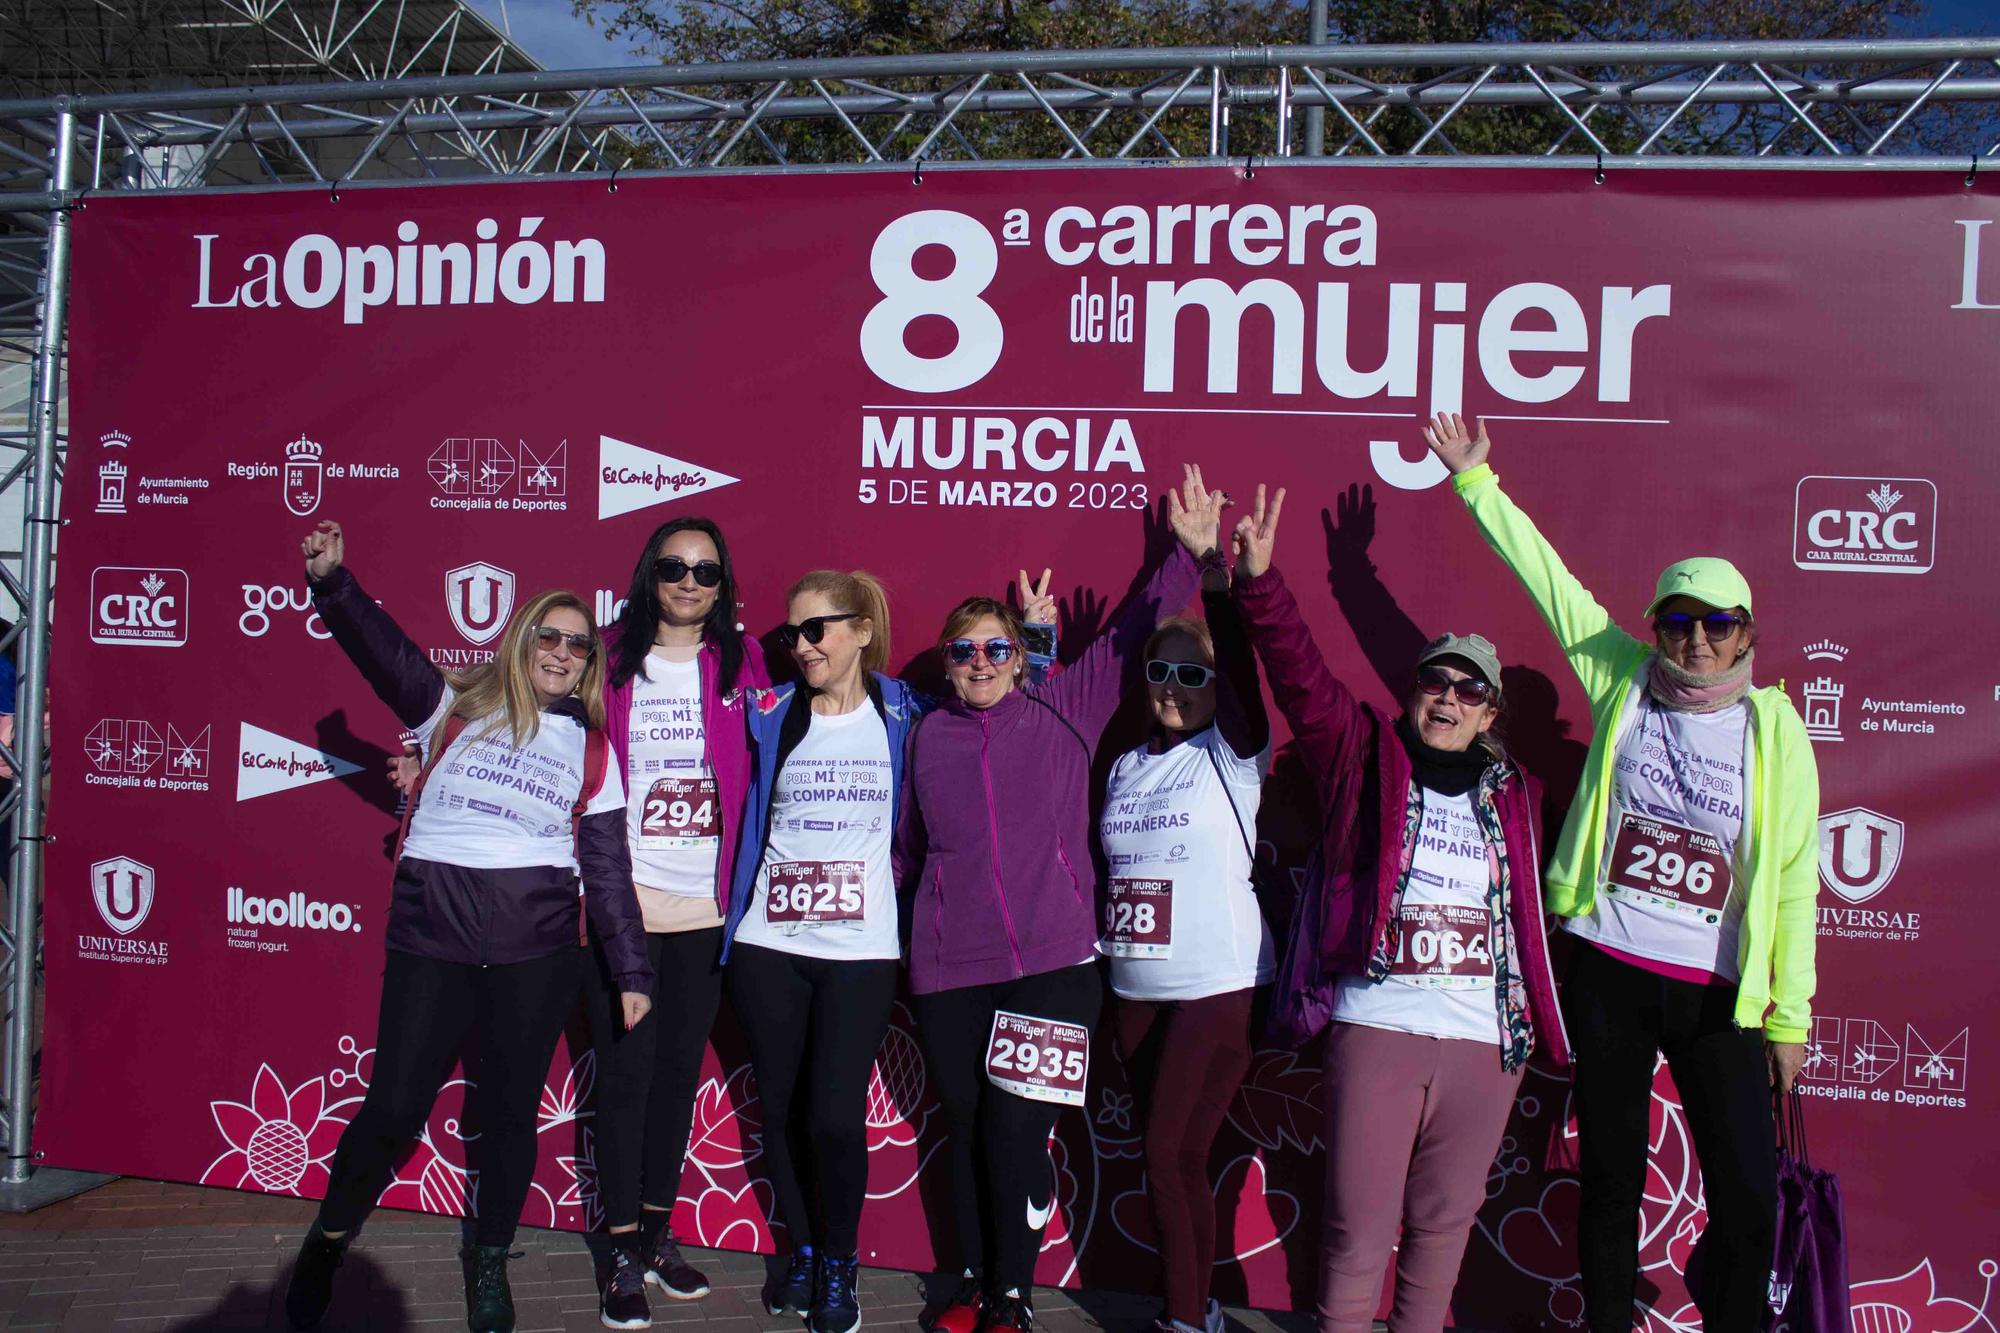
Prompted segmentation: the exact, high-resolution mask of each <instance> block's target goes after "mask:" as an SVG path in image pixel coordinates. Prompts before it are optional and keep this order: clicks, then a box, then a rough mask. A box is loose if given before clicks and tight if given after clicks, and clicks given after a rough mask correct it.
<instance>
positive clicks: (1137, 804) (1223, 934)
mask: <svg viewBox="0 0 2000 1333" xmlns="http://www.w3.org/2000/svg"><path fill="white" fill-rule="evenodd" d="M1270 760H1271V751H1270V748H1269V747H1268V746H1267V747H1265V749H1264V751H1263V752H1262V753H1260V754H1258V755H1256V756H1255V757H1253V758H1250V759H1243V758H1240V757H1239V756H1238V755H1237V754H1236V752H1235V751H1234V750H1232V749H1230V748H1229V743H1228V742H1227V741H1225V740H1223V739H1222V735H1221V733H1220V732H1218V731H1217V730H1216V729H1215V728H1214V727H1209V728H1208V729H1206V730H1204V731H1199V732H1196V733H1195V734H1194V735H1193V736H1190V737H1188V738H1187V739H1186V740H1185V741H1182V742H1181V743H1180V744H1179V745H1176V746H1174V747H1173V748H1172V749H1170V750H1166V751H1164V752H1162V753H1160V754H1151V753H1149V752H1148V751H1147V749H1146V747H1145V746H1140V747H1139V748H1137V749H1135V750H1128V751H1126V752H1125V753H1124V754H1122V755H1120V756H1119V757H1118V762H1117V763H1116V764H1114V765H1113V766H1112V769H1111V780H1110V782H1109V784H1108V785H1107V786H1106V789H1105V795H1104V814H1103V815H1102V817H1100V819H1099V820H1098V836H1099V838H1100V840H1101V841H1102V842H1103V844H1104V854H1105V858H1106V860H1107V862H1108V863H1109V867H1110V877H1109V882H1108V883H1107V884H1106V886H1105V889H1106V893H1105V906H1104V913H1105V919H1104V920H1102V921H1099V922H1098V929H1099V939H1098V943H1097V950H1098V952H1099V953H1103V954H1108V955H1110V957H1111V989H1112V990H1114V991H1116V992H1117V993H1118V994H1120V995H1123V996H1125V997H1126V998H1128V999H1134V1000H1193V999H1199V998H1201V997H1202V996H1204V995H1221V994H1224V993H1225V992H1228V991H1235V990H1244V989H1246V988H1248V987H1251V986H1257V985H1262V984H1263V983H1264V982H1267V981H1269V980H1270V979H1271V976H1272V973H1273V972H1274V970H1275V967H1274V964H1273V960H1272V951H1271V932H1270V930H1269V928H1268V927H1266V926H1265V924H1264V914H1263V913H1262V912H1261V911H1259V910H1258V908H1257V894H1256V891H1255V890H1254V889H1253V888H1252V887H1251V883H1250V870H1251V861H1250V851H1249V848H1247V847H1246V846H1245V845H1244V832H1245V831H1248V833H1249V836H1250V837H1252V838H1255V837H1256V836H1257V835H1256V829H1257V806H1258V802H1259V801H1260V799H1261V797H1262V793H1263V783H1264V774H1265V771H1266V770H1267V769H1268V768H1269V766H1270ZM1218 765H1219V766H1220V769H1221V777H1220V778H1218V775H1217V767H1218ZM1224 779H1226V781H1225V780H1224ZM1232 804H1233V805H1234V806H1235V811H1234V813H1233V814H1232V813H1231V810H1230V807H1231V805H1232ZM1239 820H1240V821H1241V824H1240V825H1239V823H1238V821H1239Z"/></svg>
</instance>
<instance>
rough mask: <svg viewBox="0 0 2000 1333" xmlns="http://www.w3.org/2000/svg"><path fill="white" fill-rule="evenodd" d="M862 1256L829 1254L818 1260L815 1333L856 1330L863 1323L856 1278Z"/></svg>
mask: <svg viewBox="0 0 2000 1333" xmlns="http://www.w3.org/2000/svg"><path fill="white" fill-rule="evenodd" d="M860 1268H861V1260H860V1259H859V1258H857V1257H855V1256H854V1255H849V1256H848V1257H847V1258H845V1259H836V1258H834V1257H833V1256H832V1255H828V1256H826V1257H825V1258H823V1259H821V1260H820V1261H819V1290H818V1291H817V1292H816V1293H815V1294H814V1297H813V1308H812V1320H811V1322H810V1325H809V1327H810V1328H811V1330H812V1333H854V1330H855V1329H857V1328H860V1327H861V1302H860V1300H859V1299H857V1297H856V1294H855V1290H854V1282H855V1278H856V1277H857V1276H859V1273H860Z"/></svg>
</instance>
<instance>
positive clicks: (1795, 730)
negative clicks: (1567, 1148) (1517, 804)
mask: <svg viewBox="0 0 2000 1333" xmlns="http://www.w3.org/2000/svg"><path fill="white" fill-rule="evenodd" d="M1425 438H1426V439H1427V440H1428V441H1429V442H1430V446H1431V449H1432V451H1433V452H1434V453H1435V454H1436V455H1437V456H1438V458H1439V459H1440V460H1441V461H1442V462H1443V463H1444V465H1445V466H1446V467H1447V468H1449V469H1450V471H1451V473H1452V485H1453V489H1455V490H1456V491H1457V493H1458V495H1459V498H1460V499H1462V500H1463V501H1464V502H1465V507H1466V509H1467V510H1468V511H1470V513H1471V514H1472V518H1473V521H1474V522H1475V523H1477V524H1478V525H1479V531H1480V535H1482V536H1483V537H1485V538H1486V541H1487V543H1488V544H1489V545H1490V546H1492V547H1493V549H1494V550H1496V551H1498V552H1499V553H1500V558H1501V559H1503V560H1505V561H1506V562H1507V565H1508V567H1509V568H1510V569H1512V570H1513V571H1514V574H1515V576H1516V577H1517V578H1519V579H1520V580H1521V583H1522V586H1524V587H1525V588H1526V589H1527V590H1528V595H1529V596H1530V597H1531V598H1533V599H1534V602H1535V606H1536V609H1537V610H1539V611H1540V612H1541V613H1542V618H1543V619H1544V620H1546V621H1547V622H1548V625H1549V628H1550V629H1551V630H1553V631H1555V636H1556V639H1557V641H1558V642H1559V643H1560V644H1561V645H1562V648H1563V652H1564V654H1565V655H1567V656H1568V658H1569V664H1570V667H1571V668H1572V669H1573V670H1574V671H1575V672H1576V674H1577V679H1578V680H1579V681H1581V682H1582V684H1583V689H1584V693H1585V694H1586V695H1587V696H1588V697H1589V700H1590V710H1591V718H1592V722H1593V734H1592V736H1591V741H1590V753H1589V756H1588V758H1586V759H1585V760H1584V765H1583V775H1582V779H1581V781H1580V783H1579V784H1578V787H1577V795H1576V802H1575V804H1574V805H1572V806H1571V807H1570V812H1569V819H1568V821H1567V823H1565V825H1564V826H1563V832H1562V838H1561V840H1560V841H1559V842H1558V843H1557V845H1556V850H1555V855H1554V857H1553V858H1552V859H1551V861H1550V863H1549V866H1548V871H1547V876H1546V883H1545V886H1544V897H1545V900H1546V902H1547V904H1548V906H1549V908H1550V909H1551V910H1552V911H1553V912H1555V913H1556V914H1557V915H1559V916H1562V917H1565V918H1567V920H1566V921H1565V928H1566V929H1567V930H1568V931H1569V932H1570V933H1571V934H1572V935H1575V936H1577V937H1578V940H1579V941H1580V942H1579V944H1578V947H1577V948H1576V949H1575V951H1574V953H1573V954H1572V958H1571V965H1570V968H1569V972H1568V976H1567V977H1566V978H1565V981H1564V985H1563V995H1562V1006H1563V1013H1564V1017H1565V1018H1566V1020H1567V1023H1568V1027H1569V1036H1570V1045H1571V1048H1572V1050H1573V1054H1574V1061H1575V1079H1576V1109H1577V1128H1578V1131H1579V1147H1580V1156H1581V1162H1580V1167H1581V1175H1582V1199H1581V1203H1580V1207H1579V1209H1578V1215H1577V1230H1578V1237H1577V1240H1578V1246H1577V1248H1578V1255H1579V1258H1580V1260H1581V1267H1582V1288H1583V1297H1584V1304H1585V1308H1586V1311H1587V1313H1588V1317H1589V1322H1590V1327H1591V1329H1592V1330H1593V1331H1594V1333H1605V1331H1607V1330H1617V1333H1628V1330H1630V1329H1631V1327H1632V1320H1633V1296H1634V1289H1635V1287H1636V1284H1637V1280H1638V1249H1639V1200H1640V1196H1641V1194H1642V1192H1643V1190H1644V1186H1645V1180H1646V1147H1647V1140H1648V1129H1649V1124H1650V1120H1649V1116H1650V1109H1651V1107H1650V1101H1651V1094H1652V1086H1653V1067H1654V1064H1655V1062H1656V1059H1657V1055H1658V1053H1660V1052H1664V1053H1665V1055H1666V1057H1667V1064H1668V1066H1669V1067H1670V1068H1671V1069H1672V1070H1673V1075H1674V1084H1675V1086H1676V1087H1677V1088H1678V1089H1679V1090H1680V1095H1681V1104H1682V1107H1683V1108H1684V1109H1685V1111H1686V1113H1687V1117H1688V1124H1689V1127H1690V1128H1691V1129H1692V1130H1693V1133H1694V1141H1695V1151H1696V1154H1697V1156H1698V1157H1699V1158H1700V1161H1701V1168H1702V1179H1703V1184H1704V1190H1705V1193H1706V1198H1707V1204H1708V1237H1707V1241H1706V1243H1705V1250H1706V1263H1705V1265H1704V1268H1703V1271H1702V1275H1701V1280H1700V1282H1699V1283H1698V1284H1697V1285H1698V1286H1699V1287H1700V1288H1701V1289H1700V1290H1699V1291H1696V1292H1694V1293H1693V1295H1694V1297H1695V1304H1696V1305H1697V1306H1698V1307H1699V1308H1700V1310H1701V1313H1702V1318H1703V1327H1705V1328H1715V1329H1754V1328H1758V1327H1761V1326H1762V1322H1763V1318H1764V1305H1765V1296H1766V1282H1767V1279H1768V1276H1769V1273H1770V1268H1771V1250H1772V1244H1773V1231H1774V1228H1775V1226H1776V1219H1777V1150H1776V1145H1775V1143H1774V1131H1773V1120H1772V1114H1771V1112H1772V1106H1771V1091H1772V1089H1773V1088H1774V1087H1776V1088H1779V1089H1786V1090H1788V1089H1790V1087H1791V1085H1792V1080H1793V1079H1794V1078H1795V1077H1796V1076H1797V1074H1798V1071H1799V1066H1800V1065H1801V1064H1802V1063H1803V1062H1804V1059H1805V1040H1806V1032H1807V1029H1808V1027H1809V1026H1810V1024H1811V1009H1810V1006H1811V1003H1812V995H1813V986H1814V975H1813V930H1814V907H1813V900H1814V897H1815V896H1816V895H1817V894H1818V892H1819V869H1818V848H1819V838H1818V831H1817V829H1818V819H1819V771H1818V768H1817V767H1816V766H1815V764H1814V761H1813V753H1812V746H1811V742H1810V741H1808V740H1807V738H1806V733H1805V726H1804V724H1803V723H1802V722H1800V720H1799V715H1798V713H1797V711H1796V710H1795V709H1794V708H1793V707H1792V703H1791V700H1790V699H1789V698H1787V697H1786V695H1785V692H1784V690H1783V689H1782V688H1772V687H1769V686H1766V687H1765V688H1762V689H1756V688H1753V687H1752V686H1751V683H1750V675H1751V669H1752V664H1753V661H1754V657H1755V653H1754V647H1755V644H1756V640H1757V631H1756V624H1755V621H1754V620H1753V618H1752V611H1751V604H1750V585H1749V584H1748V583H1746V582H1745V581H1744V579H1743V576H1742V575H1741V574H1740V573H1738V572H1737V570H1736V568H1735V566H1733V565H1731V564H1730V563H1729V562H1728V561H1727V560H1722V559H1718V558H1715V557H1711V556H1699V557H1696V558H1693V559H1689V560H1681V561H1677V562H1676V563H1674V564H1671V565H1669V566H1667V568H1666V570H1665V571H1664V572H1662V573H1661V575H1660V579H1659V584H1658V586H1657V588H1656V589H1655V591H1654V596H1653V599H1652V601H1651V603H1650V604H1649V605H1648V606H1647V607H1646V611H1645V615H1646V618H1647V619H1648V620H1650V621H1651V622H1652V626H1653V636H1654V637H1653V641H1652V642H1651V643H1646V642H1644V641H1642V640H1639V639H1636V638H1634V637H1632V636H1631V635H1630V634H1628V633H1626V632H1625V631H1624V630H1622V629H1620V628H1619V627H1618V626H1617V624H1615V623H1614V622H1613V621H1612V619H1611V616H1610V614H1609V613H1608V612H1606V611H1605V609H1604V608H1603V607H1602V606H1600V605H1598V603H1597V600H1596V599H1595V598H1594V597H1592V596H1591V595H1590V593H1589V592H1588V591H1587V590H1586V589H1585V588H1584V586H1583V585H1582V584H1581V583H1579V582H1578V581H1577V579H1576V578H1575V576H1574V575H1572V574H1571V573H1570V572H1569V570H1568V569H1566V568H1564V566H1563V563H1562V560H1561V558H1560V557H1558V556H1557V555H1556V553H1555V551H1554V550H1553V549H1552V548H1551V547H1550V546H1549V544H1548V543H1547V542H1546V541H1544V540H1543V538H1542V534H1541V533H1540V532H1538V531H1536V529H1535V525H1534V523H1533V522H1531V521H1530V520H1529V518H1528V516H1527V515H1526V514H1524V513H1522V512H1521V510H1520V509H1519V508H1517V507H1516V506H1515V504H1514V502H1513V501H1512V500H1510V499H1508V498H1507V495H1506V493H1505V492H1504V491H1502V490H1501V489H1500V483H1499V480H1498V479H1497V478H1496V477H1495V476H1494V474H1493V469H1492V468H1490V467H1488V466H1487V464H1486V455H1487V451H1488V450H1489V448H1490V447H1491V442H1490V441H1489V440H1488V438H1487V435H1486V427H1485V424H1484V423H1483V422H1482V423H1480V426H1479V430H1478V433H1477V434H1476V435H1474V434H1473V433H1472V432H1470V431H1468V430H1467V429H1466V426H1465V422H1464V421H1463V420H1462V419H1461V418H1459V417H1458V416H1457V415H1455V414H1452V415H1440V416H1439V417H1437V418H1436V419H1435V420H1434V421H1433V422H1432V423H1431V426H1430V428H1429V429H1428V430H1427V431H1426V432H1425Z"/></svg>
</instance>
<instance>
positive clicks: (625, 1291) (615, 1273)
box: [597, 1234, 653, 1328]
mask: <svg viewBox="0 0 2000 1333" xmlns="http://www.w3.org/2000/svg"><path fill="white" fill-rule="evenodd" d="M597 1322H598V1323H600V1324H603V1325H604V1326H605V1327H606V1328H651V1327H652V1326H653V1307H652V1306H650V1305H648V1304H646V1265H645V1263H644V1262H643V1261H641V1260H640V1258H639V1245H638V1237H636V1236H633V1235H630V1234H621V1235H617V1236H613V1237H612V1238H611V1255H610V1258H609V1259H607V1260H606V1261H605V1264H604V1268H603V1270H602V1272H600V1273H599V1275H598V1286H597Z"/></svg>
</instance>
